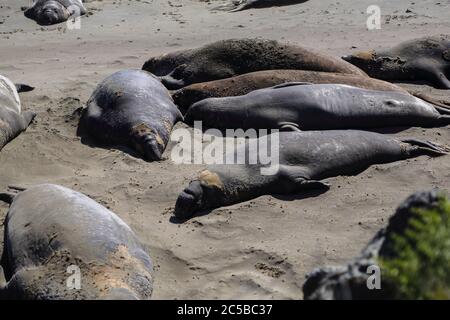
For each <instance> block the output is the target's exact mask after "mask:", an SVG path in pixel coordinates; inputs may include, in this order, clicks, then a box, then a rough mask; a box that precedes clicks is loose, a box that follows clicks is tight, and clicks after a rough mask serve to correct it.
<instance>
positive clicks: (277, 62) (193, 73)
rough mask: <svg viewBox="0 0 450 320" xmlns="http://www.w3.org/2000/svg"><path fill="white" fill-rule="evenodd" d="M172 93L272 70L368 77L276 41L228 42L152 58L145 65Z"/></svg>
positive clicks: (337, 61)
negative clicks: (207, 82)
mask: <svg viewBox="0 0 450 320" xmlns="http://www.w3.org/2000/svg"><path fill="white" fill-rule="evenodd" d="M142 68H143V69H144V70H147V71H149V72H151V73H153V74H155V75H157V76H159V77H160V78H161V81H162V83H163V84H164V85H165V86H166V87H167V88H168V89H170V90H176V89H180V88H182V87H185V86H187V85H190V84H193V83H198V82H205V81H212V80H218V79H224V78H229V77H233V76H236V75H239V74H244V73H249V72H253V71H260V70H272V69H300V70H313V71H324V72H336V73H349V74H357V75H366V74H365V73H364V72H363V71H362V70H360V69H359V68H357V67H355V66H353V65H352V64H350V63H348V62H345V61H343V60H342V59H337V58H335V57H332V56H329V55H326V54H323V53H319V52H314V51H311V50H309V49H305V48H302V47H300V46H296V45H291V44H282V43H280V42H278V41H274V40H263V39H229V40H221V41H217V42H214V43H211V44H207V45H205V46H203V47H200V48H197V49H189V50H181V51H176V52H173V53H169V54H165V55H162V56H159V57H154V58H151V59H149V60H148V61H147V62H146V63H145V64H144V66H143V67H142Z"/></svg>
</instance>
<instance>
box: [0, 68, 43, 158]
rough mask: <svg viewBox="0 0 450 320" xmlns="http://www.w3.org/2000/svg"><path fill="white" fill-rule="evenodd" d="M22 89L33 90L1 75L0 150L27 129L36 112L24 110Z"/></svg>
mask: <svg viewBox="0 0 450 320" xmlns="http://www.w3.org/2000/svg"><path fill="white" fill-rule="evenodd" d="M17 88H19V90H20V91H31V90H32V89H33V88H32V87H29V86H26V85H14V84H13V83H12V82H11V81H10V80H9V79H8V78H6V77H4V76H1V75H0V150H2V148H3V147H4V146H5V145H6V144H7V143H8V142H10V141H11V140H13V139H14V138H15V137H17V136H18V135H19V134H20V133H21V132H23V131H25V130H26V129H27V128H28V126H29V125H30V123H31V121H33V119H34V117H35V116H36V114H35V113H34V112H31V111H25V112H22V106H21V103H20V98H19V94H18V92H17Z"/></svg>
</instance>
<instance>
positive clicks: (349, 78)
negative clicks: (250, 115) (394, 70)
mask: <svg viewBox="0 0 450 320" xmlns="http://www.w3.org/2000/svg"><path fill="white" fill-rule="evenodd" d="M286 82H308V83H314V84H323V83H329V84H331V83H336V84H347V85H351V86H355V87H359V88H364V89H371V90H381V91H398V92H405V93H406V92H407V91H406V90H405V89H403V88H401V87H399V86H397V85H395V84H392V83H389V82H386V81H382V80H377V79H373V78H369V77H366V76H360V75H355V74H345V73H333V72H318V71H305V70H264V71H257V72H251V73H246V74H243V75H239V76H235V77H232V78H226V79H221V80H214V81H209V82H203V83H194V84H191V85H189V86H187V87H184V88H181V89H179V90H177V91H175V92H174V93H173V94H172V98H173V99H174V101H175V104H176V105H177V106H178V107H179V108H180V110H181V112H182V113H185V112H186V111H187V109H188V108H189V107H190V106H191V105H192V104H194V103H195V102H197V101H200V100H203V99H207V98H222V97H232V96H242V95H245V94H247V93H250V92H251V91H254V90H258V89H263V88H269V87H272V86H276V85H279V84H283V83H286Z"/></svg>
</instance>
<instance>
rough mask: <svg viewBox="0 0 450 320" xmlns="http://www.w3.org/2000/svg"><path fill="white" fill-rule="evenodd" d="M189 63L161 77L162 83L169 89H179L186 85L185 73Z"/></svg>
mask: <svg viewBox="0 0 450 320" xmlns="http://www.w3.org/2000/svg"><path fill="white" fill-rule="evenodd" d="M186 68H187V65H186V64H182V65H179V66H178V67H176V68H175V69H173V71H172V72H171V73H169V74H168V75H165V76H162V77H159V79H160V80H161V82H162V84H163V85H164V86H165V87H166V88H167V89H169V90H178V89H181V88H183V87H184V86H185V82H184V80H183V73H184V71H185V70H186Z"/></svg>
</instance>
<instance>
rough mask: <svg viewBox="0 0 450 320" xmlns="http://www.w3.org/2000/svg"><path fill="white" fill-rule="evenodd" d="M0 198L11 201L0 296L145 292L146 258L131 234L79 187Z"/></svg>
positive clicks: (148, 281)
mask: <svg viewBox="0 0 450 320" xmlns="http://www.w3.org/2000/svg"><path fill="white" fill-rule="evenodd" d="M0 199H1V200H4V201H7V202H9V203H11V206H10V208H9V211H8V215H7V217H6V220H5V241H4V251H3V256H2V260H1V264H2V267H3V270H4V272H5V278H6V280H7V281H8V282H7V284H6V286H4V287H1V288H0V298H2V299H27V300H28V299H33V300H69V299H70V300H72V299H89V300H91V299H127V300H128V299H149V298H150V297H151V295H152V291H153V279H152V272H153V267H152V262H151V259H150V257H149V256H148V254H147V252H146V250H145V249H144V247H143V246H142V244H141V243H140V242H139V240H138V239H137V237H136V235H135V233H134V232H133V231H132V230H131V229H130V228H129V227H128V226H127V225H126V224H125V223H124V222H123V221H122V220H121V219H120V218H119V217H118V216H116V215H115V214H114V213H113V212H111V211H109V210H108V209H106V208H105V207H103V206H101V205H100V204H98V203H97V202H95V201H94V200H92V199H90V198H88V197H87V196H85V195H83V194H81V193H78V192H75V191H73V190H70V189H67V188H65V187H61V186H57V185H52V184H43V185H37V186H34V187H32V188H30V189H27V190H25V191H23V192H21V193H19V194H18V195H16V196H14V195H10V194H6V193H3V194H0ZM77 271H78V272H77ZM75 273H76V274H75ZM77 276H78V279H75V278H74V279H72V278H73V277H77ZM77 280H78V284H77Z"/></svg>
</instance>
